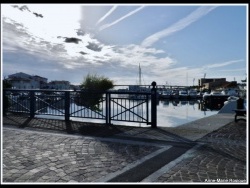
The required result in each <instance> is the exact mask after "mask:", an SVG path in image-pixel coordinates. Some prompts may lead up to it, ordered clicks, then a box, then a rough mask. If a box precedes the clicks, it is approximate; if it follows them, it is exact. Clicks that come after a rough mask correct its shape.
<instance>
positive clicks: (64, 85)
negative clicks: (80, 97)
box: [7, 72, 72, 90]
mask: <svg viewBox="0 0 250 188" xmlns="http://www.w3.org/2000/svg"><path fill="white" fill-rule="evenodd" d="M7 80H8V81H9V82H10V83H11V85H12V89H56V90H64V89H65V90H68V89H71V87H72V85H70V82H69V81H65V80H61V81H57V80H54V81H51V82H49V83H48V79H47V78H44V77H41V76H38V75H35V76H32V75H29V74H26V73H23V72H19V73H16V74H11V75H9V76H8V78H7Z"/></svg>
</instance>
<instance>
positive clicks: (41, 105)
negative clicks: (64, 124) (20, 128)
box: [3, 82, 157, 127]
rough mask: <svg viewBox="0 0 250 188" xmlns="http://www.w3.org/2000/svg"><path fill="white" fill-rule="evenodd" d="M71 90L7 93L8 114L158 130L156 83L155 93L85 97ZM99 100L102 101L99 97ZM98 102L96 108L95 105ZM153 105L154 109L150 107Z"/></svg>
mask: <svg viewBox="0 0 250 188" xmlns="http://www.w3.org/2000/svg"><path fill="white" fill-rule="evenodd" d="M85 92H86V91H69V90H42V89H40V90H21V89H3V95H4V96H6V97H7V98H8V108H7V109H4V111H5V112H14V113H25V114H29V116H30V117H31V118H34V117H35V116H36V115H52V116H64V119H65V120H66V121H68V120H70V117H79V118H91V119H102V120H105V122H106V124H107V125H110V124H111V122H112V121H126V122H138V123H146V124H148V125H151V127H156V119H157V118H156V113H157V112H156V106H157V104H156V94H157V92H156V83H155V82H153V83H152V89H151V92H128V91H123V92H121V91H107V92H105V93H104V94H103V93H98V92H96V93H92V94H91V95H89V94H87V95H86V93H85ZM97 96H99V98H98V97H97ZM96 97H97V98H98V102H95V104H92V103H91V101H93V100H96V99H97V98H96ZM150 102H151V105H149V104H150Z"/></svg>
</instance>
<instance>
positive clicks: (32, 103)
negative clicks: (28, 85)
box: [29, 91, 36, 118]
mask: <svg viewBox="0 0 250 188" xmlns="http://www.w3.org/2000/svg"><path fill="white" fill-rule="evenodd" d="M29 92H30V118H34V117H35V105H36V101H35V91H29Z"/></svg>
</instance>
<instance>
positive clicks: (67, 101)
mask: <svg viewBox="0 0 250 188" xmlns="http://www.w3.org/2000/svg"><path fill="white" fill-rule="evenodd" d="M69 109H70V92H69V91H65V114H64V116H65V121H69V117H70V114H69Z"/></svg>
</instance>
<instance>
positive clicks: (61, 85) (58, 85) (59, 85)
mask: <svg viewBox="0 0 250 188" xmlns="http://www.w3.org/2000/svg"><path fill="white" fill-rule="evenodd" d="M47 88H48V89H57V90H63V89H70V82H69V81H65V80H61V81H57V80H55V81H51V82H49V83H48V84H47Z"/></svg>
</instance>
